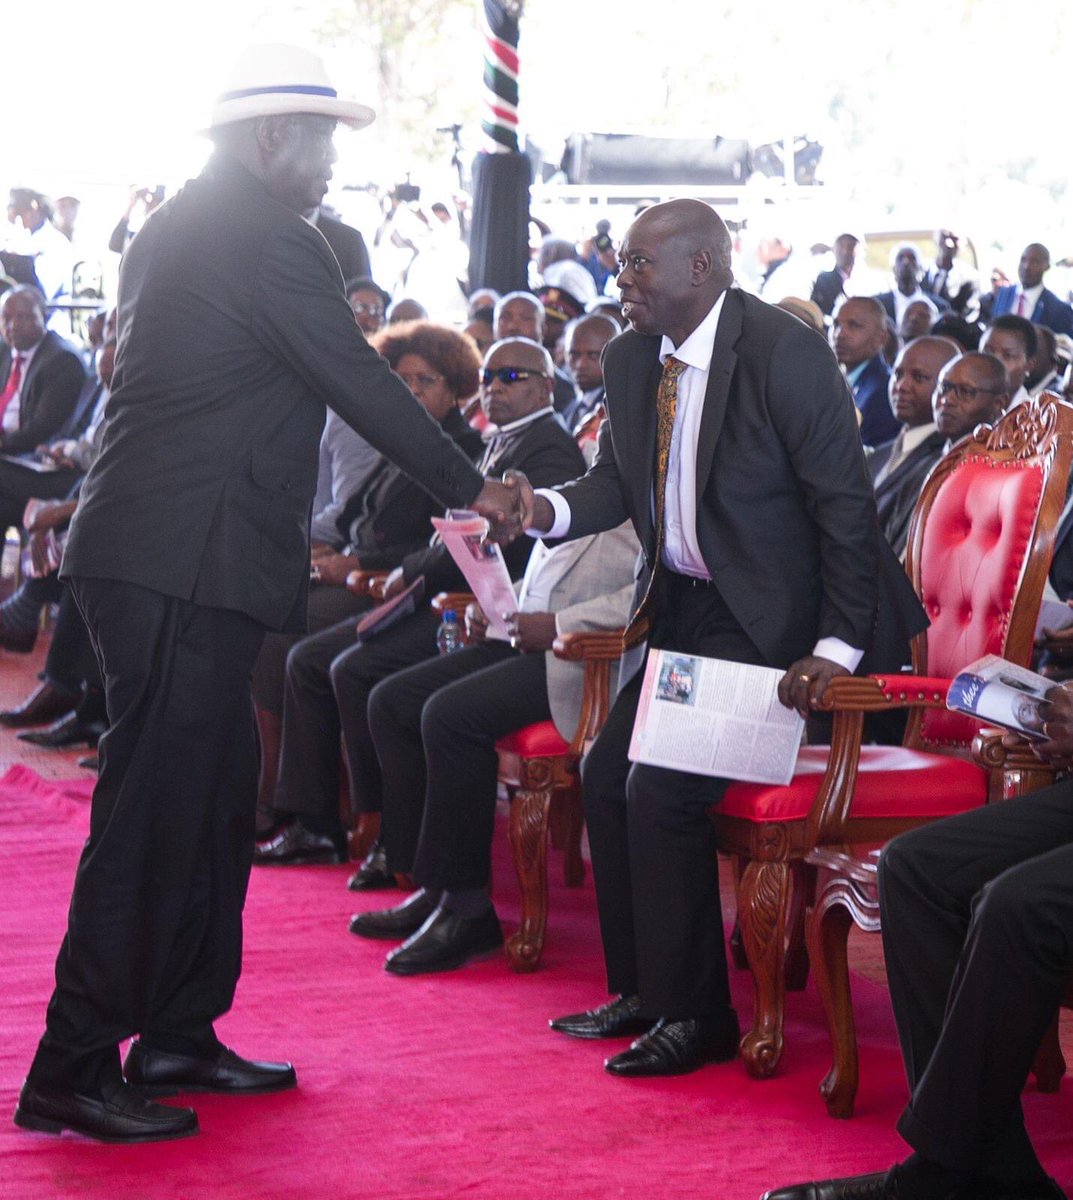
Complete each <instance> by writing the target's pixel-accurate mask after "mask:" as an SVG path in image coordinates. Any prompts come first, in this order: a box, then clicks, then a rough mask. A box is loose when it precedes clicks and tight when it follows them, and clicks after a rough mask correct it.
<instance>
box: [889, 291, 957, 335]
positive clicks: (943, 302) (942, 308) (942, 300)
mask: <svg viewBox="0 0 1073 1200" xmlns="http://www.w3.org/2000/svg"><path fill="white" fill-rule="evenodd" d="M920 290H921V291H922V292H923V293H924V297H925V299H927V300H930V301H931V302H932V304H934V305H935V307H936V308H937V309H938V310H939V312H940V313H944V312H949V311H950V301H949V300H947V299H946V297H945V296H939V295H936V293H935V292H929V291H928V290H927V289H926V288H925V287H924V285H923V283H921V285H920ZM875 299H876V300H878V301H879V303H880V304H882V305H883V308H884V309H885V310H886V313H887V316H888V317H890V319H891V320H892V321H893V322H894V323H895V325H897V323H898V318H897V316H896V315H895V313H896V309H895V307H894V293H893V292H880V293H879V295H878V296H876V297H875Z"/></svg>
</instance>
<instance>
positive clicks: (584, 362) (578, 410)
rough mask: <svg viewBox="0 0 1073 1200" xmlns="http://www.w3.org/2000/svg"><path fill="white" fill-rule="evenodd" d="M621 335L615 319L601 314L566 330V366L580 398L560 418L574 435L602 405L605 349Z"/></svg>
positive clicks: (576, 322)
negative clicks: (613, 339) (601, 362)
mask: <svg viewBox="0 0 1073 1200" xmlns="http://www.w3.org/2000/svg"><path fill="white" fill-rule="evenodd" d="M621 332H622V330H621V329H620V328H619V326H618V325H617V324H616V323H615V320H614V318H613V317H607V316H604V315H603V314H602V313H593V314H592V315H591V316H587V317H578V318H577V320H574V321H571V322H570V324H569V325H567V327H566V331H565V333H564V334H563V338H564V349H565V357H566V365H567V367H568V368H569V371H570V374H571V375H572V376H573V379H574V388H575V390H576V393H577V394H576V396H575V397H574V399H573V400H572V401H571V403H570V404H568V405H567V406H566V408H564V409H563V410H562V412H561V413H560V414H559V415H560V416H561V417H562V421H563V424H564V425H565V426H566V428H567V429H568V430H569V431H570V432H571V433H575V432H576V431H577V427H578V426H579V425H580V424H581V423H582V421H584V420H585V418H586V417H588V416H589V415H590V414H591V413H593V412H595V411H596V409H597V407H598V406H599V405H600V404H602V403H603V399H604V373H603V369H602V368H601V366H600V360H601V358H602V356H603V352H604V347H605V346H606V345H607V343H608V342H609V341H610V340H611V339H612V338H613V337H618V335H619V334H620V333H621Z"/></svg>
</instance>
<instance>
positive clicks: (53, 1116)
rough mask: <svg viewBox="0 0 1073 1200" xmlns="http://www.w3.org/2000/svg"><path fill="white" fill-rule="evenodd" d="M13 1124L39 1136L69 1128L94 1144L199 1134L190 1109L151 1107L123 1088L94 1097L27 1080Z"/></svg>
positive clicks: (109, 1087)
mask: <svg viewBox="0 0 1073 1200" xmlns="http://www.w3.org/2000/svg"><path fill="white" fill-rule="evenodd" d="M15 1124H16V1125H18V1126H20V1127H21V1128H22V1129H32V1130H35V1131H36V1132H38V1133H61V1132H62V1131H63V1130H64V1129H70V1130H71V1131H72V1132H73V1133H81V1134H83V1135H84V1136H85V1137H91V1138H95V1139H96V1140H97V1141H98V1142H163V1141H168V1140H169V1139H171V1138H181V1137H190V1136H192V1135H193V1134H195V1133H197V1131H198V1126H197V1114H196V1113H195V1112H194V1110H193V1109H192V1108H169V1107H168V1106H167V1105H165V1104H153V1103H152V1102H151V1101H149V1100H146V1098H145V1097H144V1096H143V1095H142V1094H141V1093H140V1092H138V1091H136V1090H135V1089H134V1088H132V1087H128V1086H127V1085H126V1084H123V1083H113V1084H110V1085H107V1086H106V1087H104V1088H103V1089H102V1091H101V1096H100V1097H99V1098H98V1097H95V1096H83V1095H81V1094H80V1093H79V1092H75V1091H68V1090H66V1089H63V1088H53V1087H40V1086H38V1085H36V1084H33V1083H31V1082H30V1081H29V1080H27V1081H26V1082H25V1083H24V1084H23V1085H22V1091H21V1092H19V1103H18V1107H17V1108H16V1109H15Z"/></svg>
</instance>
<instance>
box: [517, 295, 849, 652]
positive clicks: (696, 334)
mask: <svg viewBox="0 0 1073 1200" xmlns="http://www.w3.org/2000/svg"><path fill="white" fill-rule="evenodd" d="M725 297H726V292H725V291H724V292H722V293H720V296H719V299H718V300H716V302H715V304H714V305H713V306H712V309H711V311H710V312H709V313H708V315H707V316H706V317H705V318H704V320H703V321H701V323H700V324H699V325H698V326H697V327H696V329H694V330H693V332H692V333H691V334H690V335H689V336H688V337H687V338H686V339H685V341H684V342H683V343H682V344H681V346H679V347H677V348H676V347H675V345H674V343H673V342H672V341H671V339H670V338H669V337H667V336H666V335H664V338H663V341H662V343H661V345H660V351H659V357H660V362H663V361H664V360H665V359H667V358H668V357H669V356H670V355H672V354H673V355H674V357H675V358H677V359H678V360H679V362H684V363H685V364H686V369H685V370H684V371H683V372H682V374H681V375H680V376H679V378H678V404H677V407H676V410H675V415H674V429H673V430H672V432H671V451H670V458H669V460H668V463H667V487H666V492H665V496H664V515H663V530H664V534H663V551H662V554H661V556H660V557H661V561H662V562H663V563H664V564H665V565H666V566H668V567H670V569H671V570H672V571H677V572H678V573H679V574H680V575H692V576H694V577H695V578H698V579H710V578H711V576H710V574H709V572H708V568H707V566H706V565H705V562H704V556H703V555H702V554H701V552H700V544H699V542H698V540H697V442H698V439H699V437H700V421H701V417H702V415H703V413H704V394H705V392H706V390H707V387H708V372H709V368H710V367H711V361H712V353H713V351H714V349H715V335H716V331H717V329H718V327H719V315H720V313H721V312H722V311H723V300H724V299H725ZM537 495H538V496H544V497H546V499H547V500H548V502H549V503H550V504H551V506H552V509H553V511H554V513H555V522H554V524H553V525H552V527H551V529H550V530H548V531H547V534H546V536H547V537H549V538H557V537H564V536H565V535H566V533H567V532H568V531H569V529H570V505H569V502H568V501H567V500H566V499H565V498H564V497H563V495H562V494H561V493H559V492H555V491H551V490H550V489H545V488H541V489H539V490H538V491H537ZM534 536H540V535H538V534H535V533H534ZM813 653H814V654H816V655H818V656H820V657H821V658H827V659H830V660H831V661H832V662H836V663H838V664H839V665H840V666H844V667H845V668H846V669H847V670H848V671H855V670H856V669H857V664H858V663H859V662H860V661H861V658H862V657H863V653H864V652H863V651H862V650H858V649H856V648H855V647H853V646H849V645H847V644H846V643H845V642H843V641H842V639H841V638H820V640H819V641H818V642H817V643H816V646H815V648H814V650H813Z"/></svg>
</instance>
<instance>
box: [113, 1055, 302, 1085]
mask: <svg viewBox="0 0 1073 1200" xmlns="http://www.w3.org/2000/svg"><path fill="white" fill-rule="evenodd" d="M123 1074H124V1075H125V1076H126V1078H127V1083H129V1084H132V1085H133V1086H134V1087H136V1088H138V1089H139V1091H141V1092H143V1093H145V1094H146V1095H149V1096H173V1095H175V1093H176V1092H225V1093H227V1094H229V1095H232V1096H257V1095H260V1094H261V1093H262V1092H282V1091H284V1090H285V1089H286V1088H292V1087H295V1086H296V1085H297V1083H298V1077H297V1076H296V1075H295V1072H294V1067H292V1066H291V1064H290V1063H287V1062H282V1063H277V1062H255V1061H254V1060H252V1059H248V1058H240V1057H239V1055H237V1054H236V1053H235V1052H234V1050H229V1049H228V1048H227V1047H226V1046H221V1047H220V1049H219V1050H218V1051H217V1052H216V1053H215V1054H213V1055H210V1056H209V1057H208V1058H197V1057H194V1056H193V1055H189V1054H171V1053H170V1052H168V1051H166V1050H154V1049H152V1048H150V1047H148V1046H143V1045H142V1044H141V1042H140V1041H136V1042H132V1043H131V1047H130V1050H129V1051H128V1052H127V1059H126V1062H124V1064H123Z"/></svg>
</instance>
